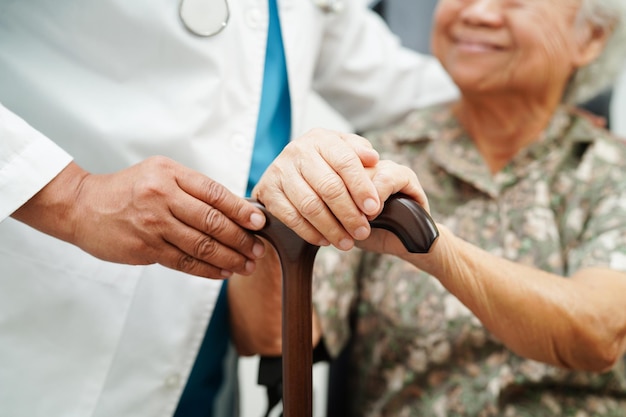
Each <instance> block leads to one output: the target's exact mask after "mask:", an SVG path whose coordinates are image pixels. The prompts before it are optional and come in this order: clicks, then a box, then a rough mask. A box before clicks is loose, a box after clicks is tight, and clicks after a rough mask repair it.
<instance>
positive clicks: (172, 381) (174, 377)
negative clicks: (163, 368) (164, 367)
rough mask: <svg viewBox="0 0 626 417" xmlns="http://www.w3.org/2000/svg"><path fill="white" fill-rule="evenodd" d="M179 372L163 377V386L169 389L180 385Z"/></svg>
mask: <svg viewBox="0 0 626 417" xmlns="http://www.w3.org/2000/svg"><path fill="white" fill-rule="evenodd" d="M180 380H181V378H180V374H171V375H170V376H168V377H167V378H165V386H166V387H167V388H169V389H176V388H178V387H180Z"/></svg>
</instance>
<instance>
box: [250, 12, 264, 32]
mask: <svg viewBox="0 0 626 417" xmlns="http://www.w3.org/2000/svg"><path fill="white" fill-rule="evenodd" d="M261 19H263V14H262V13H261V11H260V10H259V9H251V10H248V12H247V13H246V22H247V23H248V26H250V27H251V28H252V29H256V28H258V27H259V24H260V23H261Z"/></svg>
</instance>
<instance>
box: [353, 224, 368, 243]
mask: <svg viewBox="0 0 626 417" xmlns="http://www.w3.org/2000/svg"><path fill="white" fill-rule="evenodd" d="M369 233H370V232H369V230H368V229H367V227H365V226H361V227H359V228H358V229H356V230H355V231H354V238H355V239H356V240H365V239H367V237H368V236H369Z"/></svg>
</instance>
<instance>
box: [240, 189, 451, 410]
mask: <svg viewBox="0 0 626 417" xmlns="http://www.w3.org/2000/svg"><path fill="white" fill-rule="evenodd" d="M249 201H250V202H252V203H253V204H255V205H256V206H257V207H259V208H260V209H261V210H262V211H263V212H264V213H265V216H266V218H267V221H266V224H265V227H264V228H263V229H262V230H260V231H258V232H256V234H258V235H259V236H262V237H264V238H265V239H267V240H268V241H269V242H270V243H271V244H272V245H273V246H274V248H276V251H277V252H278V256H279V258H280V266H281V268H282V274H283V296H282V299H283V312H282V320H283V329H282V334H283V416H284V417H311V415H312V414H313V406H312V389H313V382H312V361H313V355H312V340H311V332H312V329H311V309H312V305H311V279H312V273H313V262H314V260H315V254H316V253H317V250H318V249H319V247H318V246H316V245H312V244H310V243H308V242H306V241H305V240H303V239H302V238H300V236H298V235H297V234H296V233H295V232H294V231H292V230H291V229H289V228H288V227H287V226H285V225H284V224H283V223H282V222H280V220H278V219H277V218H276V217H274V216H273V215H272V214H270V213H269V212H268V211H267V210H266V209H265V207H264V206H263V205H262V204H260V203H258V202H256V201H254V200H249ZM370 224H371V226H372V227H375V228H382V229H386V230H389V231H390V232H392V233H394V234H396V236H398V238H399V239H400V240H401V241H402V243H403V244H404V246H405V247H406V248H407V250H408V251H409V252H413V253H426V252H428V251H429V250H430V248H431V246H432V244H433V243H434V241H435V239H437V237H438V236H439V232H438V230H437V227H436V226H435V222H434V221H433V220H432V218H431V217H430V216H429V215H428V213H426V211H425V210H424V209H423V208H422V207H421V206H420V205H419V204H417V203H416V202H415V201H413V200H412V199H410V198H409V197H407V196H404V195H402V194H395V195H392V196H391V197H389V199H388V200H387V201H386V202H385V207H384V209H383V211H382V213H381V214H380V215H379V216H378V217H377V218H376V219H374V220H373V221H371V222H370Z"/></svg>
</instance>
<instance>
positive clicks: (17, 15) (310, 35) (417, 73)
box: [0, 0, 455, 417]
mask: <svg viewBox="0 0 626 417" xmlns="http://www.w3.org/2000/svg"><path fill="white" fill-rule="evenodd" d="M343 3H344V8H343V11H342V12H340V13H337V14H333V13H324V12H323V11H322V10H321V9H320V8H319V7H317V6H315V5H314V3H313V1H311V0H279V12H280V18H281V25H282V30H283V38H284V43H285V53H286V58H287V65H288V72H289V74H290V76H289V87H290V95H291V101H292V115H293V133H294V134H300V133H303V132H302V131H301V130H302V129H303V124H302V123H303V122H302V121H303V120H304V116H305V112H306V111H307V109H306V103H307V101H308V100H307V97H308V96H309V94H310V91H311V90H312V89H315V90H316V91H317V92H318V93H319V94H320V95H321V96H322V97H324V98H325V99H326V100H327V101H328V102H330V103H332V105H333V106H334V107H335V108H336V109H337V110H339V111H340V112H341V113H342V114H343V115H344V116H345V117H346V118H347V119H348V120H349V121H350V122H351V123H352V124H353V125H354V126H355V127H356V128H357V129H364V128H371V127H374V126H376V125H381V124H384V123H387V122H390V121H392V120H394V119H397V118H398V117H400V116H401V115H402V114H404V113H406V112H407V111H408V110H410V109H411V108H414V107H417V106H420V105H424V104H427V103H431V102H435V101H440V100H443V99H448V98H450V97H451V96H452V95H454V94H455V90H454V88H452V87H451V84H450V83H449V80H448V79H447V78H446V77H445V76H444V75H443V72H442V71H441V68H440V67H439V66H438V65H437V64H435V63H434V62H433V61H432V60H430V59H427V58H423V57H418V56H416V55H413V54H410V53H408V52H406V51H401V50H400V49H399V45H398V42H397V40H396V39H395V38H394V37H392V36H390V35H389V34H388V33H387V32H386V29H385V28H384V26H383V24H382V23H381V21H380V20H379V19H378V18H377V17H375V16H374V15H373V14H371V13H370V12H368V11H367V9H366V8H365V7H364V6H363V5H362V3H364V2H363V1H362V0H346V1H344V2H343ZM229 7H230V12H231V16H230V20H229V23H228V26H227V27H226V28H225V29H224V30H223V31H222V32H221V33H219V34H218V35H216V36H214V37H210V38H201V37H197V36H194V35H192V34H190V33H189V32H188V31H186V30H185V29H184V27H183V26H182V25H181V22H180V21H179V18H178V14H177V11H178V1H176V0H133V1H127V0H28V1H17V0H0V103H2V105H3V106H4V107H2V106H0V220H2V219H4V220H3V221H2V222H1V223H0V415H2V416H10V417H37V416H46V417H48V416H55V417H61V416H62V417H79V416H80V417H85V416H90V417H110V416H116V417H142V416H146V417H147V416H150V417H160V416H164V417H165V416H171V415H172V413H173V411H174V410H175V407H176V404H177V402H178V399H179V397H180V394H181V392H182V389H183V388H184V385H185V381H186V379H187V376H188V374H189V371H190V367H191V366H192V364H193V361H194V359H195V355H196V353H197V350H198V348H199V344H200V342H201V340H202V337H203V334H204V329H205V328H206V325H207V322H208V320H209V318H210V316H211V312H212V309H213V305H214V303H215V300H216V297H217V294H218V291H219V288H220V285H221V282H220V281H214V280H206V279H200V278H196V277H191V276H187V275H185V274H182V273H179V272H176V271H173V270H170V269H167V268H163V267H161V266H158V265H153V266H147V267H134V266H126V265H117V264H112V263H107V262H103V261H100V260H98V259H95V258H93V257H91V256H89V255H87V254H86V253H84V252H82V251H81V250H80V249H78V248H76V247H73V246H72V245H69V244H67V243H64V242H61V241H59V240H56V239H54V238H51V237H48V236H45V235H43V234H41V233H39V232H37V231H35V230H33V229H31V228H29V227H27V226H25V225H23V224H21V223H19V222H17V221H14V220H13V219H11V218H10V217H9V216H10V214H11V213H12V212H13V211H15V210H16V209H17V208H18V207H19V206H20V205H21V204H23V203H24V202H25V201H27V200H28V199H29V198H30V197H31V196H32V195H33V194H34V193H36V192H37V191H38V190H39V189H41V188H42V187H43V186H44V185H45V184H46V183H47V182H48V181H50V180H51V179H52V178H53V177H54V176H55V175H56V174H57V173H58V172H59V171H60V170H61V169H62V168H63V167H64V166H66V165H67V163H69V161H70V160H71V158H73V159H74V160H75V161H76V162H77V163H78V164H79V165H81V166H83V167H84V168H86V169H88V170H90V171H92V172H97V173H100V172H111V171H115V170H118V169H121V168H124V167H127V166H129V165H131V164H133V163H136V162H138V161H140V160H142V159H144V158H146V157H148V156H150V155H156V154H162V155H167V156H169V157H171V158H173V159H175V160H177V161H179V162H181V163H183V164H185V165H187V166H189V167H192V168H194V169H197V170H199V171H201V172H203V173H205V174H206V175H208V176H210V177H212V178H214V179H216V180H218V181H220V182H222V183H223V184H225V185H227V186H228V187H229V188H230V189H231V190H233V191H234V192H236V193H239V194H243V193H244V190H245V186H246V181H247V178H248V169H249V161H250V158H251V153H252V149H253V138H254V132H255V128H256V120H257V116H258V110H259V102H260V95H261V82H262V77H263V66H264V55H265V43H266V34H267V23H268V13H267V4H266V1H264V0H230V1H229ZM18 116H19V117H18ZM23 120H24V121H27V122H28V123H26V122H24V121H23ZM40 132H41V133H40ZM103 233H106V231H103Z"/></svg>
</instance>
